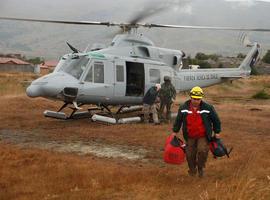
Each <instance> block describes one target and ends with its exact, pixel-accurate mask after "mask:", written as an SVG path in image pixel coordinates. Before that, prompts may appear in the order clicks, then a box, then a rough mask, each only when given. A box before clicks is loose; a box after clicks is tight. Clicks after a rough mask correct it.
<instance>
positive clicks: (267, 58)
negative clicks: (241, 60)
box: [262, 50, 270, 63]
mask: <svg viewBox="0 0 270 200" xmlns="http://www.w3.org/2000/svg"><path fill="white" fill-rule="evenodd" d="M262 61H263V62H265V63H270V50H267V53H266V54H265V55H264V57H263V58H262Z"/></svg>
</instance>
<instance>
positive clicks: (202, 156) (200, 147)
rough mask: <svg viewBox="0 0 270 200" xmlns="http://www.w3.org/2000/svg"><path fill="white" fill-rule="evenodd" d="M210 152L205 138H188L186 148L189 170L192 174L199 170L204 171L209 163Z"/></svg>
mask: <svg viewBox="0 0 270 200" xmlns="http://www.w3.org/2000/svg"><path fill="white" fill-rule="evenodd" d="M208 151H209V145H208V141H207V139H206V138H205V137H202V138H198V139H193V138H188V141H187V147H186V158H187V162H188V167H189V170H190V171H191V172H192V173H196V172H197V168H198V169H203V168H204V167H205V163H206V161H207V157H208Z"/></svg>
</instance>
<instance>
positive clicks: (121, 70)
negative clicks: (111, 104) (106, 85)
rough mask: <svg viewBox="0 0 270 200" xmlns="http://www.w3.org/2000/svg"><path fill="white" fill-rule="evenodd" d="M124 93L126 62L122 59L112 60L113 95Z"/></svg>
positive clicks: (122, 94) (123, 94)
mask: <svg viewBox="0 0 270 200" xmlns="http://www.w3.org/2000/svg"><path fill="white" fill-rule="evenodd" d="M125 95H126V63H125V61H124V60H116V61H115V62H114V96H125Z"/></svg>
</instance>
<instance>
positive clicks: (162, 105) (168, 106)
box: [159, 101, 172, 121]
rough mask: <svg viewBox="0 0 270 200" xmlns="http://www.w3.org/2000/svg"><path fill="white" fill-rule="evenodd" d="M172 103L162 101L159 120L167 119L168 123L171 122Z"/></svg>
mask: <svg viewBox="0 0 270 200" xmlns="http://www.w3.org/2000/svg"><path fill="white" fill-rule="evenodd" d="M171 106H172V102H171V101H161V102H160V109H159V118H160V119H165V120H167V121H170V120H171ZM165 107H166V116H165V117H164V113H163V112H164V108H165Z"/></svg>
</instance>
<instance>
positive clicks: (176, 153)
mask: <svg viewBox="0 0 270 200" xmlns="http://www.w3.org/2000/svg"><path fill="white" fill-rule="evenodd" d="M163 160H164V162H166V163H169V164H175V165H180V164H182V163H183V162H184V161H185V143H184V142H183V141H182V140H181V139H180V138H178V137H176V136H175V135H174V134H171V135H170V136H168V137H167V139H166V142H165V150H164V156H163Z"/></svg>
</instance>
